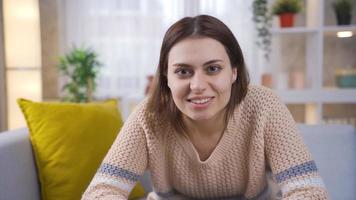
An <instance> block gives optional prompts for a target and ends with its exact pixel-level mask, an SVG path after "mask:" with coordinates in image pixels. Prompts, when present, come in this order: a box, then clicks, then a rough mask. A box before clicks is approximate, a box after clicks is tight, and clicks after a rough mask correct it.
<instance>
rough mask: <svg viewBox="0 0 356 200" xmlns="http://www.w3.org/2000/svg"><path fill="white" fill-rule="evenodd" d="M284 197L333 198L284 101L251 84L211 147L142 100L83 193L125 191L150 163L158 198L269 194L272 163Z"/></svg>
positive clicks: (117, 194) (104, 195) (123, 195)
mask: <svg viewBox="0 0 356 200" xmlns="http://www.w3.org/2000/svg"><path fill="white" fill-rule="evenodd" d="M267 165H268V167H269V168H270V169H271V171H272V173H273V175H274V177H275V180H276V181H277V183H278V185H279V186H280V188H281V191H282V195H283V198H282V199H286V200H287V199H328V195H327V192H326V189H325V187H324V184H323V181H322V179H321V177H320V176H319V173H318V171H317V168H316V165H315V162H314V161H313V159H312V157H311V155H310V153H309V152H308V150H307V148H306V146H305V144H304V142H303V140H302V138H301V136H300V135H299V133H298V130H297V127H296V124H295V122H294V120H293V118H292V116H291V114H290V113H289V111H288V109H287V108H286V106H285V105H284V104H283V103H281V101H280V99H279V98H278V97H277V96H276V95H275V94H274V93H273V92H272V91H271V90H269V89H267V88H264V87H259V86H250V87H249V89H248V92H247V95H246V97H245V99H244V100H243V101H242V102H241V103H240V104H239V105H238V106H236V108H235V110H234V114H233V116H232V117H231V118H230V119H229V121H228V124H227V128H226V129H225V131H224V133H223V135H222V136H221V139H220V141H219V143H218V144H217V146H216V147H215V149H214V150H213V152H212V153H211V155H210V156H209V157H208V159H206V160H205V161H201V160H200V158H199V154H198V153H197V150H196V149H195V147H194V145H193V144H192V142H191V141H190V140H189V139H188V137H186V135H185V134H183V133H178V132H176V131H175V129H174V128H173V126H172V125H171V124H170V123H169V122H168V120H167V119H163V118H161V117H160V116H158V115H157V114H154V113H150V112H149V111H148V109H147V100H144V101H143V102H142V103H141V104H140V105H139V106H137V108H136V110H135V111H134V112H133V113H132V114H131V115H130V116H129V118H128V119H127V121H126V122H125V124H124V126H123V128H122V129H121V131H120V133H119V135H118V137H117V138H116V140H115V142H114V144H113V145H112V147H111V149H110V150H109V152H108V154H107V155H106V157H105V159H104V161H103V163H102V164H101V166H100V168H99V169H98V171H97V173H96V175H95V176H94V178H93V180H92V182H91V183H90V185H89V187H88V188H87V190H86V192H85V193H84V195H83V199H85V200H87V199H127V198H128V195H129V193H130V191H131V190H132V188H133V187H134V185H135V182H137V181H138V179H139V177H140V176H141V175H142V174H143V172H144V171H145V170H149V171H150V172H151V179H152V184H153V188H154V192H151V193H150V194H149V195H148V199H149V200H151V199H152V200H155V199H157V200H158V199H270V198H271V197H270V192H269V191H270V190H269V187H268V184H267V179H266V168H267Z"/></svg>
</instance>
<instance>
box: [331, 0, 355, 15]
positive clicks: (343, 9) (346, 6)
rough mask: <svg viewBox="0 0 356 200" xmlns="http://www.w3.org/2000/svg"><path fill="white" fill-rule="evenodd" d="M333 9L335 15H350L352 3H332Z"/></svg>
mask: <svg viewBox="0 0 356 200" xmlns="http://www.w3.org/2000/svg"><path fill="white" fill-rule="evenodd" d="M333 8H334V10H335V12H336V13H343V14H351V11H352V3H351V1H350V0H337V1H336V2H334V3H333Z"/></svg>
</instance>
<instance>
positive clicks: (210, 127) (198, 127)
mask: <svg viewBox="0 0 356 200" xmlns="http://www.w3.org/2000/svg"><path fill="white" fill-rule="evenodd" d="M225 112H226V109H224V110H222V111H221V112H219V113H218V114H216V115H215V116H214V117H212V118H210V119H205V120H199V121H197V120H192V119H190V118H189V117H187V116H184V117H183V122H184V124H185V126H186V127H187V130H188V133H187V134H188V135H189V136H191V135H195V136H203V137H207V136H213V135H216V134H220V135H221V134H222V133H223V131H224V129H225Z"/></svg>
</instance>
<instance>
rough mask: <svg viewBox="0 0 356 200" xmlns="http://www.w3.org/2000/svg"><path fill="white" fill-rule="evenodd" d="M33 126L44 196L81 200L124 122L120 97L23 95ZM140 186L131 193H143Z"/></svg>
mask: <svg viewBox="0 0 356 200" xmlns="http://www.w3.org/2000/svg"><path fill="white" fill-rule="evenodd" d="M18 104H19V105H20V108H21V110H22V112H23V114H24V116H25V118H26V122H27V125H28V128H29V130H30V140H31V143H32V146H33V150H34V154H35V160H36V165H37V168H38V174H39V179H40V184H41V196H42V199H43V200H52V199H61V200H75V199H80V198H81V195H82V193H83V192H84V191H85V189H86V188H87V186H88V185H89V183H90V181H91V179H92V178H93V176H94V174H95V173H96V171H97V169H98V168H99V166H100V163H101V161H102V160H103V158H104V156H105V154H106V153H107V151H108V150H109V148H110V146H111V145H112V143H113V142H114V140H115V138H116V136H117V133H118V132H119V130H120V128H121V126H122V123H123V122H122V119H121V116H120V114H119V111H118V105H117V101H116V100H108V101H105V102H98V103H85V104H84V103H45V102H44V103H40V102H32V101H29V100H25V99H19V100H18ZM143 195H144V191H143V188H142V186H141V185H139V184H138V185H136V187H135V188H134V190H133V191H132V193H131V195H130V196H131V197H134V198H137V197H142V196H143Z"/></svg>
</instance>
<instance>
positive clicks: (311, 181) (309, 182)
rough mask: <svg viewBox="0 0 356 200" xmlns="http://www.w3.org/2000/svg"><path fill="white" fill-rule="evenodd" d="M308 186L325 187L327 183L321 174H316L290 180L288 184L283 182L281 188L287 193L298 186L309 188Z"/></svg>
mask: <svg viewBox="0 0 356 200" xmlns="http://www.w3.org/2000/svg"><path fill="white" fill-rule="evenodd" d="M308 187H309V188H310V187H319V188H325V185H324V182H323V180H322V179H321V178H320V176H314V177H306V178H302V179H296V180H293V181H290V182H288V183H286V184H283V186H282V187H281V190H282V193H283V194H286V193H288V192H290V191H293V190H295V189H298V188H308Z"/></svg>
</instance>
